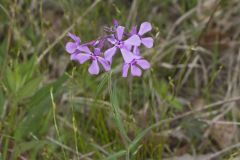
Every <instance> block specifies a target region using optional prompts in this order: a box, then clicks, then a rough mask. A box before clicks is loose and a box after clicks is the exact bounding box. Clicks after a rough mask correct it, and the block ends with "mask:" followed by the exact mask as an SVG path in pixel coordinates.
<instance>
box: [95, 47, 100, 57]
mask: <svg viewBox="0 0 240 160" xmlns="http://www.w3.org/2000/svg"><path fill="white" fill-rule="evenodd" d="M100 53H101V49H100V48H94V55H96V56H98V55H100Z"/></svg>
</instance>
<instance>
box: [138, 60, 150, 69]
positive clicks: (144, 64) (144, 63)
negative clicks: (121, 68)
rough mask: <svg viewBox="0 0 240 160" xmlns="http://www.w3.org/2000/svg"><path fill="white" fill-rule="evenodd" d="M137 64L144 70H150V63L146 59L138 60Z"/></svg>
mask: <svg viewBox="0 0 240 160" xmlns="http://www.w3.org/2000/svg"><path fill="white" fill-rule="evenodd" d="M136 63H137V64H138V65H139V66H140V67H141V68H142V69H149V68H150V63H149V62H148V61H147V60H145V59H138V60H136Z"/></svg>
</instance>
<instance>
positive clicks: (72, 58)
mask: <svg viewBox="0 0 240 160" xmlns="http://www.w3.org/2000/svg"><path fill="white" fill-rule="evenodd" d="M77 55H78V54H75V53H73V54H71V56H70V59H71V60H72V61H76V60H78V59H77Z"/></svg>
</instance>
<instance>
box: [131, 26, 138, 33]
mask: <svg viewBox="0 0 240 160" xmlns="http://www.w3.org/2000/svg"><path fill="white" fill-rule="evenodd" d="M130 34H131V35H134V34H137V26H133V27H132V29H131V32H130Z"/></svg>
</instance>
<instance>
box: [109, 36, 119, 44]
mask: <svg viewBox="0 0 240 160" xmlns="http://www.w3.org/2000/svg"><path fill="white" fill-rule="evenodd" d="M107 40H108V41H109V42H110V43H112V44H115V43H116V42H117V40H116V39H115V38H114V36H112V37H110V38H108V39H107Z"/></svg>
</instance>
